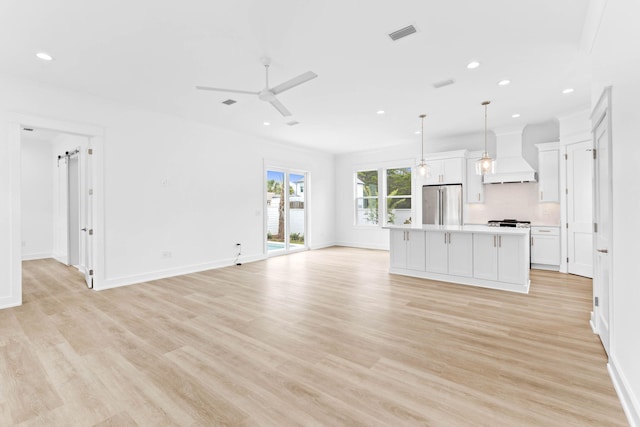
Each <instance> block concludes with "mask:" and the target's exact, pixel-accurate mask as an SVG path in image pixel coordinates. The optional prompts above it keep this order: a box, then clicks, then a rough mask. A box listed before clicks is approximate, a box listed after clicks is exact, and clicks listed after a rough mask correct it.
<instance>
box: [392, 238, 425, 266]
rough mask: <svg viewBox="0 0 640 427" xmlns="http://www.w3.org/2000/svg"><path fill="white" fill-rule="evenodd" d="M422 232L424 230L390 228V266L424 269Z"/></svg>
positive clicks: (423, 239)
mask: <svg viewBox="0 0 640 427" xmlns="http://www.w3.org/2000/svg"><path fill="white" fill-rule="evenodd" d="M424 234H425V233H424V231H413V230H391V238H390V239H391V240H390V246H391V258H390V265H391V267H393V268H406V269H408V270H418V271H424V268H425V236H424Z"/></svg>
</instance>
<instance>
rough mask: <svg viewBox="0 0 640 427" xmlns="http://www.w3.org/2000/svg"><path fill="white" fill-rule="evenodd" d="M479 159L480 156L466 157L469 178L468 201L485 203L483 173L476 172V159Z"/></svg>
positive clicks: (466, 188)
mask: <svg viewBox="0 0 640 427" xmlns="http://www.w3.org/2000/svg"><path fill="white" fill-rule="evenodd" d="M478 160H480V156H477V157H470V158H468V159H465V162H466V167H467V171H466V172H467V177H466V178H467V179H466V185H465V195H466V197H467V200H466V202H467V203H484V186H483V184H482V175H478V174H476V161H478Z"/></svg>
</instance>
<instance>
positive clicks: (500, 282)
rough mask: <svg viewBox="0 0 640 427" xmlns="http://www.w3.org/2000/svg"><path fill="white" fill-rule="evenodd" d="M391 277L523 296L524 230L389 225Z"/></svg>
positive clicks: (526, 242)
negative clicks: (473, 287)
mask: <svg viewBox="0 0 640 427" xmlns="http://www.w3.org/2000/svg"><path fill="white" fill-rule="evenodd" d="M384 228H388V229H389V231H390V233H391V235H390V268H389V272H390V273H392V274H401V275H404V276H412V277H419V278H423V279H432V280H439V281H443V282H452V283H459V284H463V285H471V286H481V287H485V288H492V289H500V290H505V291H512V292H520V293H528V292H529V262H530V258H529V251H530V246H529V236H530V233H529V229H528V228H515V227H489V226H486V225H462V226H450V225H404V226H394V225H390V226H387V227H384Z"/></svg>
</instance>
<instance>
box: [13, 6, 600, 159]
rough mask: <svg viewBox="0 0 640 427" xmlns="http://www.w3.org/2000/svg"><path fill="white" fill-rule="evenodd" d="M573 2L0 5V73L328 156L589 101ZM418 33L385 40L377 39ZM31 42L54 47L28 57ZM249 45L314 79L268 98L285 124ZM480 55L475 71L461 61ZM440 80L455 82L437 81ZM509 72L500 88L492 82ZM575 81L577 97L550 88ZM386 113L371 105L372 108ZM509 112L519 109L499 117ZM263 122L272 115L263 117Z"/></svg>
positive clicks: (275, 66)
mask: <svg viewBox="0 0 640 427" xmlns="http://www.w3.org/2000/svg"><path fill="white" fill-rule="evenodd" d="M587 4H588V2H587V1H584V0H519V1H513V0H483V1H478V0H456V1H433V0H428V1H427V0H402V1H396V2H390V1H386V0H385V1H381V0H375V1H369V2H355V1H351V2H350V1H344V0H342V1H336V0H324V1H311V0H272V1H264V0H234V1H212V0H183V1H180V2H176V1H171V0H137V1H130V0H126V1H125V0H110V1H104V2H94V1H87V0H56V1H51V0H30V1H24V0H4V1H2V2H0V39H1V40H4V41H5V42H4V43H2V44H0V56H1V58H2V61H0V73H3V74H8V75H14V76H20V77H23V78H28V79H33V80H37V81H39V82H42V83H45V84H51V85H55V86H59V87H64V88H68V89H71V90H74V91H79V92H84V93H90V94H94V95H98V96H102V97H106V98H111V99H115V100H117V101H120V102H124V103H127V104H131V105H136V106H139V107H142V108H145V109H151V110H154V111H160V112H165V113H169V114H175V115H179V116H182V117H186V118H189V119H193V120H197V121H201V122H205V123H210V124H213V125H217V126H222V127H227V128H232V129H235V130H238V131H240V132H245V133H249V134H254V135H258V136H261V137H264V138H268V139H272V140H277V141H285V142H290V143H295V144H299V145H303V146H309V147H314V148H317V149H321V150H324V151H329V152H334V153H340V152H349V151H357V150H365V149H372V148H378V147H387V146H393V145H395V144H404V143H408V142H412V141H415V142H416V143H419V138H420V137H419V136H418V135H415V134H414V132H415V131H416V130H418V129H419V126H420V122H419V119H418V115H419V114H421V113H426V114H427V115H428V117H427V119H426V121H425V137H426V138H429V137H438V136H445V135H452V134H462V133H469V132H476V131H480V130H482V129H483V126H484V122H483V120H484V119H483V114H484V113H483V110H482V107H481V105H480V103H481V102H482V101H484V100H491V101H492V104H491V105H490V107H489V122H490V123H489V127H490V128H492V129H495V128H498V127H505V126H510V125H524V124H527V123H534V122H540V121H545V120H548V119H550V118H553V117H554V116H558V115H562V114H566V113H568V112H571V111H572V110H575V109H578V108H581V107H584V106H585V105H588V103H589V99H590V97H589V80H590V76H589V75H587V74H586V70H588V68H589V67H587V66H586V57H585V55H584V54H581V53H580V52H579V43H580V36H581V33H582V27H583V22H584V18H585V14H586V9H587ZM408 24H413V25H415V26H416V27H417V28H418V30H419V32H418V33H417V34H414V35H412V36H409V37H408V38H406V39H402V40H400V41H398V42H392V41H391V40H390V39H389V38H388V36H387V34H388V33H389V32H391V31H394V30H396V29H399V28H401V27H404V26H406V25H408ZM38 51H46V52H48V53H50V54H51V55H53V56H54V57H55V60H54V61H52V62H50V63H45V62H43V61H41V60H38V59H36V58H35V56H34V54H35V53H36V52H38ZM262 56H269V57H271V58H272V66H271V69H270V81H271V83H272V86H273V85H277V84H279V83H281V82H283V81H285V80H288V79H290V78H292V77H294V76H297V75H298V74H301V73H303V72H305V71H308V70H312V71H314V72H316V73H317V74H318V75H319V77H318V78H317V79H314V80H312V81H310V82H308V83H305V84H304V85H301V86H298V87H296V88H294V89H291V90H290V91H287V92H285V93H283V94H281V95H279V96H278V98H279V99H280V100H281V101H282V103H283V104H284V105H285V106H287V108H289V109H290V110H291V111H292V112H293V113H294V117H295V119H297V120H298V121H300V122H301V124H300V125H298V126H295V127H289V126H286V125H285V124H284V123H285V121H286V120H285V118H283V117H282V116H280V115H279V113H278V112H277V111H276V110H275V109H274V108H273V107H271V106H270V105H269V104H267V103H265V102H262V101H259V100H258V99H257V98H256V97H252V96H250V95H234V96H231V97H232V98H233V99H236V100H237V101H238V103H237V104H235V105H232V106H226V105H223V104H222V103H221V102H222V101H224V100H225V99H227V98H229V97H230V96H228V95H226V94H224V93H216V92H204V91H196V90H195V89H194V86H195V85H207V86H215V87H229V88H235V89H246V90H255V91H257V90H260V89H262V87H263V85H264V70H263V67H262V65H261V63H260V58H261V57H262ZM471 60H478V61H480V62H481V64H482V65H481V66H480V67H479V68H478V69H475V70H468V69H467V68H466V64H467V63H468V62H470V61H471ZM449 78H453V79H455V80H456V84H455V85H453V86H448V87H444V88H441V89H434V88H433V87H432V86H431V85H432V83H434V82H437V81H441V80H445V79H449ZM501 79H509V80H511V81H512V83H511V84H510V85H508V86H504V87H499V86H498V85H497V84H496V83H497V82H498V81H499V80H501ZM566 87H572V88H574V89H575V92H574V93H572V94H569V95H563V94H562V93H561V91H562V90H563V89H565V88H566ZM380 109H382V110H384V111H385V112H386V114H384V115H377V114H376V111H377V110H380ZM514 113H520V114H521V117H520V118H518V119H513V118H511V115H512V114H514ZM264 121H269V122H271V123H272V125H271V126H269V127H266V126H263V124H262V123H263V122H264Z"/></svg>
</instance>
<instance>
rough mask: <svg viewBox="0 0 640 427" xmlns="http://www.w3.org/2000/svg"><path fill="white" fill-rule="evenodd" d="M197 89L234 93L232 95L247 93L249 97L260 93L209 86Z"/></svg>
mask: <svg viewBox="0 0 640 427" xmlns="http://www.w3.org/2000/svg"><path fill="white" fill-rule="evenodd" d="M196 89H200V90H211V91H214V92H232V93H245V94H247V95H257V94H259V93H260V92H251V91H249V90H236V89H221V88H217V87H209V86H196Z"/></svg>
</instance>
